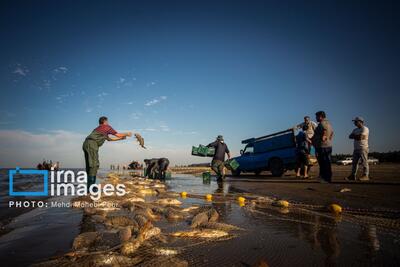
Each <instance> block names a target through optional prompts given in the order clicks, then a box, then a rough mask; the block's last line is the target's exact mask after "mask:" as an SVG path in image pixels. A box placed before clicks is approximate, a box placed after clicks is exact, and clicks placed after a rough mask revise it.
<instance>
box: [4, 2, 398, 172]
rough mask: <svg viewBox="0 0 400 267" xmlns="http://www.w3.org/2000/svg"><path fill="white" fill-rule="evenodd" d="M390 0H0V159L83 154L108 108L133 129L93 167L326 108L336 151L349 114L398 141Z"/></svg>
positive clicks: (238, 135) (390, 145)
mask: <svg viewBox="0 0 400 267" xmlns="http://www.w3.org/2000/svg"><path fill="white" fill-rule="evenodd" d="M395 2H396V1H393V2H392V1H311V0H310V1H1V3H0V34H1V39H2V41H1V42H0V88H1V89H0V90H1V97H0V148H1V150H0V167H15V166H21V167H31V166H35V165H36V164H37V163H38V162H39V161H41V160H42V159H43V158H46V159H52V160H53V161H60V162H61V163H62V166H64V167H82V166H84V158H83V152H82V143H83V141H84V139H85V137H86V136H87V135H88V134H89V133H90V132H91V131H92V130H93V129H94V128H95V127H96V126H97V124H98V118H99V117H100V116H103V115H104V116H107V117H108V118H109V122H110V124H111V125H112V126H113V127H114V128H115V129H116V130H117V131H133V132H139V133H141V134H142V136H143V137H144V138H145V143H146V144H147V146H148V149H147V150H143V149H141V148H140V147H139V146H138V145H137V143H136V142H135V140H134V139H128V140H124V141H120V142H110V143H106V144H105V145H104V146H103V147H102V148H101V151H100V162H101V166H102V167H108V165H109V164H112V163H114V164H117V163H120V164H126V163H129V162H130V161H131V160H139V161H142V160H143V159H144V158H151V157H168V158H169V159H170V160H171V162H172V164H188V163H198V162H207V161H208V160H209V159H205V158H198V157H193V156H191V155H190V153H191V146H192V145H198V144H208V143H209V142H211V141H213V140H214V139H215V137H216V136H217V135H219V134H222V135H224V137H225V140H226V142H227V144H228V146H229V147H230V149H231V151H232V153H233V154H234V155H238V154H239V150H240V149H241V148H242V145H241V143H240V142H241V140H243V139H247V138H250V137H257V136H262V135H266V134H269V133H274V132H276V131H281V130H284V129H287V128H290V127H292V126H293V125H295V124H297V123H300V122H301V121H302V119H303V116H305V115H309V116H311V117H314V114H315V112H316V111H318V110H324V111H325V112H326V113H327V116H328V119H329V120H330V121H331V123H332V125H333V127H334V131H335V138H334V147H333V153H350V152H351V151H352V143H351V140H349V139H348V135H349V133H350V132H351V130H352V129H353V128H354V125H353V124H352V121H351V120H352V118H354V117H355V116H362V117H364V119H365V120H366V125H367V126H368V127H369V128H370V147H371V148H370V149H371V151H381V152H384V151H390V150H399V149H400V139H399V138H398V137H397V136H398V133H399V131H400V120H399V112H398V102H399V99H400V90H399V89H398V86H399V82H400V75H399V74H400V73H399V70H400V66H399V60H400V55H399V53H400V52H399V48H400V37H399V33H398V28H399V26H400V25H399V24H400V23H399V22H400V18H399V16H398V15H397V14H398V13H399V11H400V8H399V4H397V3H395Z"/></svg>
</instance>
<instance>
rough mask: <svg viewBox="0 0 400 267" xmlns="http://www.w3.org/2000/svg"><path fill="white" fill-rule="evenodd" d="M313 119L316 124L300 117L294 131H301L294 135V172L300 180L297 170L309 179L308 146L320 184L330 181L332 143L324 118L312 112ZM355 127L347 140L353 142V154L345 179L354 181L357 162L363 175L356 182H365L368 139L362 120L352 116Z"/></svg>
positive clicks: (329, 125) (367, 167)
mask: <svg viewBox="0 0 400 267" xmlns="http://www.w3.org/2000/svg"><path fill="white" fill-rule="evenodd" d="M315 119H316V121H317V122H318V124H317V123H315V122H313V121H312V120H311V119H310V117H309V116H306V117H304V122H302V123H300V124H298V125H296V126H295V127H294V128H297V129H301V131H300V132H299V133H298V134H297V136H296V144H297V170H296V176H297V177H300V174H301V170H302V169H303V170H304V177H305V178H309V175H308V167H309V165H310V154H311V147H312V146H313V147H314V148H315V155H316V157H317V161H318V165H319V170H320V172H319V176H320V179H321V182H331V181H332V168H331V156H332V141H333V128H332V125H331V124H330V122H329V120H328V119H327V118H326V114H325V112H324V111H318V112H317V113H315ZM353 122H354V125H355V126H356V128H355V129H354V130H353V131H352V133H351V134H350V135H349V138H350V139H353V140H354V151H353V162H352V164H353V167H352V172H351V174H350V175H349V176H348V177H347V178H346V180H356V179H357V178H356V174H357V170H358V166H359V164H360V163H361V165H362V167H363V175H362V176H361V177H359V178H358V180H360V181H368V180H369V166H368V152H369V151H368V136H369V129H368V128H367V127H366V126H365V125H364V119H363V118H361V117H356V118H354V119H353Z"/></svg>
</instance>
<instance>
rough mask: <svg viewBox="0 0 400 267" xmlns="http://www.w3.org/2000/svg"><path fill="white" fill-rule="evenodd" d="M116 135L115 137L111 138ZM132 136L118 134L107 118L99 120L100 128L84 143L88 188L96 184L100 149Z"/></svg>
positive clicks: (129, 134) (130, 134) (129, 133)
mask: <svg viewBox="0 0 400 267" xmlns="http://www.w3.org/2000/svg"><path fill="white" fill-rule="evenodd" d="M109 135H114V136H115V137H110V136H109ZM130 136H132V133H131V132H127V133H118V132H117V131H115V130H114V129H113V128H112V127H111V126H110V125H109V124H108V119H107V117H104V116H103V117H100V118H99V126H98V127H97V128H96V129H94V130H93V131H92V133H91V134H89V135H88V136H87V137H86V139H85V141H84V142H83V146H82V149H83V152H84V154H85V164H86V173H87V176H88V182H87V188H88V190H89V187H90V186H91V185H92V184H95V183H96V175H97V170H98V169H99V166H100V163H99V147H101V146H102V145H103V144H104V142H105V141H106V140H107V141H118V140H123V139H126V137H130Z"/></svg>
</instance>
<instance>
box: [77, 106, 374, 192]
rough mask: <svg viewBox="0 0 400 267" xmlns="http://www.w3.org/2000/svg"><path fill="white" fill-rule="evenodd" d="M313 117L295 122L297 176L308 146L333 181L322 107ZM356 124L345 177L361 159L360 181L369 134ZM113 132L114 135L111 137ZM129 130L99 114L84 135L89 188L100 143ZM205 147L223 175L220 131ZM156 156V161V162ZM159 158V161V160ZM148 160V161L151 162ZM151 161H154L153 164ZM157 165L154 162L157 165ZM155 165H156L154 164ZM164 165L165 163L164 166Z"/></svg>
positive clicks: (351, 177)
mask: <svg viewBox="0 0 400 267" xmlns="http://www.w3.org/2000/svg"><path fill="white" fill-rule="evenodd" d="M315 118H316V121H317V122H318V124H317V123H315V122H313V121H312V120H311V119H310V117H308V116H306V117H304V122H303V123H301V124H299V125H296V128H298V129H301V131H300V133H299V134H298V135H297V136H296V141H297V157H298V168H297V176H300V170H301V169H304V177H306V178H307V177H309V176H308V166H309V157H310V153H311V147H312V146H313V147H314V148H315V154H316V157H317V160H318V164H319V168H320V178H321V181H324V182H331V181H332V168H331V155H332V141H333V128H332V125H331V124H330V122H329V121H328V119H327V118H326V114H325V112H324V111H318V112H317V113H316V114H315ZM353 122H354V125H355V126H356V128H355V129H354V130H353V132H352V133H351V134H350V136H349V138H350V139H353V140H354V152H353V168H352V173H351V174H350V175H349V177H347V178H346V179H347V180H356V174H357V170H358V165H359V163H360V162H361V164H362V166H363V175H362V176H361V177H360V178H359V180H361V181H367V180H369V167H368V136H369V129H368V128H367V127H366V126H365V125H364V119H363V118H361V117H356V118H355V119H354V120H353ZM111 135H113V136H114V137H110V136H111ZM131 136H132V133H131V132H126V133H118V132H117V131H115V130H114V129H113V128H112V127H111V126H110V125H109V124H108V119H107V117H100V119H99V126H98V127H96V128H95V129H94V130H93V131H92V132H91V133H90V134H89V135H88V136H87V137H86V139H85V141H84V143H83V146H82V149H83V152H84V155H85V164H86V172H87V175H88V188H89V186H90V185H91V184H94V183H96V175H97V170H98V169H99V165H100V164H99V147H101V146H102V145H103V144H104V142H105V141H106V140H107V141H118V140H124V139H126V138H127V137H131ZM207 147H213V148H214V149H215V155H214V157H213V160H212V162H211V167H212V169H213V170H214V171H215V173H216V174H217V178H218V181H222V179H223V178H224V175H225V173H224V169H225V168H224V162H225V154H227V156H228V159H230V158H231V155H230V151H229V149H228V146H227V145H226V143H225V142H224V138H223V136H222V135H219V136H218V137H217V138H216V140H215V141H214V142H212V143H210V144H208V146H207ZM156 160H157V164H155V162H156ZM160 160H161V161H162V162H159V161H160ZM150 161H151V162H150ZM151 163H154V164H153V165H152V164H151ZM146 165H147V166H148V167H149V166H151V167H150V168H149V170H151V172H150V173H152V172H153V173H154V172H155V171H156V170H160V171H159V172H160V173H161V177H163V178H165V170H166V168H168V165H169V161H168V160H167V159H164V158H162V159H152V160H148V162H147V163H146ZM156 165H157V166H156ZM155 166H156V167H155ZM165 166H167V167H165Z"/></svg>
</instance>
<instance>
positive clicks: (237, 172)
mask: <svg viewBox="0 0 400 267" xmlns="http://www.w3.org/2000/svg"><path fill="white" fill-rule="evenodd" d="M231 172H232V175H233V176H240V170H239V169H237V170H234V171H231Z"/></svg>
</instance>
